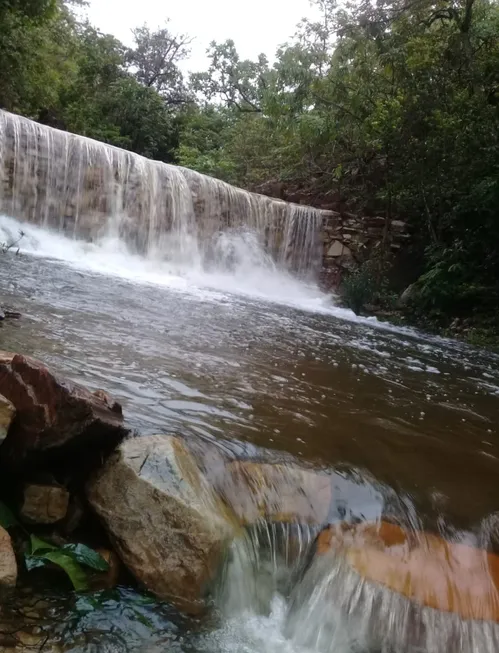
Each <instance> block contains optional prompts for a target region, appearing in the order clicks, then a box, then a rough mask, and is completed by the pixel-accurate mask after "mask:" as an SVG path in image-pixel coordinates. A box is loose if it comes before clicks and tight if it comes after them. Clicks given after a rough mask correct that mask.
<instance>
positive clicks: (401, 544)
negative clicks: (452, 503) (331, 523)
mask: <svg viewBox="0 0 499 653" xmlns="http://www.w3.org/2000/svg"><path fill="white" fill-rule="evenodd" d="M317 550H318V553H319V554H325V553H328V552H330V551H337V552H338V551H339V552H341V554H342V555H344V557H345V559H346V561H347V562H348V564H349V565H350V566H351V567H352V568H353V569H354V570H355V571H356V572H357V573H358V574H359V575H360V576H361V577H362V578H363V579H366V580H369V581H373V582H375V583H380V584H381V585H384V586H385V587H386V588H388V589H390V590H391V591H392V592H397V593H399V594H401V595H403V596H405V597H406V598H408V599H410V600H411V601H414V602H416V603H417V604H419V605H421V606H426V607H430V608H433V609H435V610H440V611H443V612H453V613H456V614H458V615H459V616H460V617H461V618H462V619H465V620H468V619H469V620H479V621H482V620H486V621H495V622H498V623H499V557H498V556H497V555H494V554H492V553H488V552H487V551H485V550H482V549H477V548H474V547H471V546H468V545H465V544H459V543H455V542H448V541H446V540H444V539H442V538H440V537H437V536H436V535H432V534H430V533H424V532H416V533H409V532H407V531H405V530H403V529H402V528H400V526H396V525H394V524H390V523H388V522H380V523H367V524H360V525H357V526H346V527H341V526H339V527H338V526H337V527H331V528H329V529H327V530H325V531H323V533H321V535H320V536H319V538H318V543H317Z"/></svg>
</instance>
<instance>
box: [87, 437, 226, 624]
mask: <svg viewBox="0 0 499 653" xmlns="http://www.w3.org/2000/svg"><path fill="white" fill-rule="evenodd" d="M87 496H88V499H89V501H90V504H91V506H92V507H93V508H94V510H95V511H96V512H97V514H98V515H99V516H100V517H101V519H102V521H103V523H104V525H105V527H106V529H107V530H108V532H109V535H110V537H111V540H112V542H113V546H114V548H115V550H116V551H117V553H118V554H119V556H120V557H121V559H122V560H123V562H124V563H125V565H126V566H127V567H128V569H129V570H130V571H131V572H132V573H133V574H134V575H135V577H136V578H137V579H138V580H139V581H140V582H141V583H142V584H143V585H144V586H145V587H146V588H147V589H149V590H150V591H151V592H153V593H154V594H156V595H157V596H159V597H160V598H163V599H168V600H170V601H172V602H173V603H175V604H176V605H177V606H178V607H179V608H180V609H183V610H185V611H187V612H190V613H196V612H199V611H200V610H201V609H202V608H203V606H204V602H203V598H204V594H205V591H206V590H207V588H208V587H209V585H210V583H211V581H212V580H213V579H214V577H215V575H216V572H217V570H218V567H219V565H220V563H221V561H222V559H223V557H224V554H225V550H226V547H227V544H228V543H229V541H230V540H231V538H232V536H233V527H232V526H231V525H230V524H229V522H228V521H227V520H226V518H225V517H224V514H223V507H222V506H221V504H220V501H219V500H218V499H217V498H216V496H215V495H214V493H213V491H212V489H211V487H210V486H209V484H208V482H207V481H206V479H205V477H204V476H203V475H202V474H201V472H200V470H199V467H198V466H197V464H196V462H195V460H194V458H193V456H192V455H191V453H190V451H189V450H188V449H187V447H186V445H185V444H184V443H183V442H182V440H180V439H178V438H175V437H172V436H166V435H158V436H148V437H143V438H134V439H130V440H127V441H126V442H125V443H124V444H123V445H122V446H121V447H120V449H119V451H118V452H117V453H116V454H114V455H113V456H112V457H111V458H110V459H109V460H108V461H107V463H106V464H105V466H104V467H103V469H102V470H101V471H100V472H98V474H97V475H96V476H95V478H94V479H93V480H92V481H91V482H90V483H89V484H88V487H87Z"/></svg>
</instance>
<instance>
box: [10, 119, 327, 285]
mask: <svg viewBox="0 0 499 653" xmlns="http://www.w3.org/2000/svg"><path fill="white" fill-rule="evenodd" d="M0 213H1V214H4V215H7V216H10V217H13V218H17V219H19V220H21V221H24V222H29V223H32V224H35V225H38V226H42V227H45V228H49V229H51V230H55V231H57V232H62V233H63V234H64V235H65V236H66V237H70V238H81V239H85V240H89V241H96V240H97V239H99V238H101V237H103V236H112V237H116V238H119V239H120V240H122V241H123V242H124V243H126V245H127V247H128V248H129V250H130V251H131V252H133V253H138V254H141V255H144V256H146V257H149V258H159V259H163V260H169V261H174V262H180V263H184V264H192V263H195V264H197V263H199V262H201V263H202V264H204V263H205V262H211V263H213V259H214V258H216V257H217V256H219V254H220V237H221V235H223V234H225V235H227V234H232V235H234V234H235V235H240V236H242V238H243V241H244V238H246V239H248V234H251V237H252V238H255V239H256V241H257V243H258V246H259V247H260V248H262V250H263V251H264V252H265V253H266V254H267V255H268V256H269V257H270V258H271V260H272V261H273V262H274V264H276V265H278V266H279V267H280V268H283V269H285V270H290V271H292V272H294V273H296V274H298V275H300V276H303V277H307V276H308V277H312V276H313V275H314V274H315V273H316V272H317V271H318V269H319V268H320V266H321V263H322V239H321V235H322V220H323V215H322V212H321V211H319V210H316V209H313V208H311V207H307V206H301V205H293V204H289V203H286V202H283V201H281V200H276V199H271V198H269V197H266V196H263V195H258V194H255V193H249V192H247V191H245V190H242V189H240V188H235V187H233V186H230V185H229V184H226V183H225V182H222V181H219V180H217V179H214V178H212V177H208V176H206V175H202V174H199V173H197V172H194V171H192V170H188V169H186V168H182V167H177V166H173V165H168V164H166V163H161V162H158V161H152V160H149V159H146V158H144V157H142V156H139V155H137V154H134V153H132V152H128V151H125V150H121V149H119V148H116V147H113V146H110V145H106V144H104V143H100V142H97V141H94V140H92V139H89V138H86V137H83V136H76V135H74V134H70V133H68V132H63V131H60V130H57V129H53V128H51V127H46V126H44V125H40V124H38V123H36V122H33V121H31V120H28V119H26V118H22V117H20V116H16V115H13V114H9V113H6V112H4V111H0ZM234 253H235V254H237V252H232V255H234Z"/></svg>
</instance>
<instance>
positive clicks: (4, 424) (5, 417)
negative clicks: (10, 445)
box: [0, 395, 16, 444]
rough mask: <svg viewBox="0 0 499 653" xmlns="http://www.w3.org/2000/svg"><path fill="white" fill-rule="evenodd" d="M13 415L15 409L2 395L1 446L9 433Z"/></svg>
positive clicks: (0, 400)
mask: <svg viewBox="0 0 499 653" xmlns="http://www.w3.org/2000/svg"><path fill="white" fill-rule="evenodd" d="M15 414H16V409H15V408H14V406H13V404H12V403H11V402H10V401H9V400H8V399H6V398H5V397H4V396H3V395H0V444H2V442H3V441H4V440H5V438H6V437H7V433H8V432H9V428H10V425H11V424H12V421H13V419H14V417H15Z"/></svg>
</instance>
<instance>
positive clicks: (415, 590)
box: [289, 522, 499, 653]
mask: <svg viewBox="0 0 499 653" xmlns="http://www.w3.org/2000/svg"><path fill="white" fill-rule="evenodd" d="M290 614H291V616H290V624H289V626H290V630H291V631H292V632H293V634H294V635H295V636H296V637H297V638H298V640H299V642H300V643H301V644H303V645H307V646H312V647H314V646H318V645H319V644H320V642H319V641H318V640H317V637H318V635H317V633H318V632H319V630H318V628H317V626H318V624H319V623H330V624H331V628H332V631H338V629H339V628H340V627H341V626H342V625H345V624H349V630H350V631H351V632H355V633H356V637H357V638H358V641H359V642H361V643H362V646H364V647H365V648H369V650H370V649H371V648H374V649H375V650H377V648H379V649H382V650H403V651H411V652H412V651H425V652H426V653H442V651H460V653H476V652H477V651H480V653H495V652H496V651H497V650H499V557H498V556H496V555H494V554H491V553H488V552H487V551H484V550H481V549H477V548H474V547H472V546H469V545H465V544H461V543H457V542H448V541H446V540H444V539H442V538H440V537H438V536H436V535H432V534H429V533H423V532H409V531H405V530H404V529H402V528H401V527H399V526H397V525H394V524H390V523H387V522H379V523H364V524H356V525H352V524H339V525H335V526H331V527H330V528H328V529H327V530H325V531H323V532H322V533H321V534H320V535H319V537H318V540H317V555H316V556H315V559H314V561H313V563H312V565H311V566H310V568H309V569H308V571H307V573H306V574H305V577H304V581H303V583H302V584H301V586H300V587H299V588H298V590H297V592H296V593H295V596H294V597H293V607H292V610H291V613H290ZM295 623H302V624H303V627H302V628H301V630H300V631H299V632H297V631H296V629H295V628H294V624H295ZM338 632H339V631H338ZM333 634H334V632H333ZM332 636H333V635H332V634H331V633H329V634H328V637H330V638H331V637H332ZM362 646H361V648H362ZM328 650H329V649H328ZM331 650H335V649H331Z"/></svg>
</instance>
